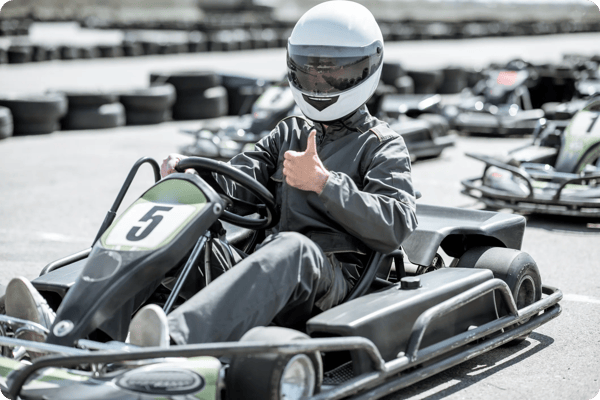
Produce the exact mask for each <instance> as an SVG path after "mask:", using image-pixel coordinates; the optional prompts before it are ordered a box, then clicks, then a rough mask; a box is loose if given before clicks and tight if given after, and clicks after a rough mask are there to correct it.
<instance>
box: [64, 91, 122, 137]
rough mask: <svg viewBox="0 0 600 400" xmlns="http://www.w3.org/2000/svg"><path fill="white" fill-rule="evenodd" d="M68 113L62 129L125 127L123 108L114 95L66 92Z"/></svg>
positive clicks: (117, 97)
mask: <svg viewBox="0 0 600 400" xmlns="http://www.w3.org/2000/svg"><path fill="white" fill-rule="evenodd" d="M65 95H66V96H67V98H68V99H69V112H68V113H67V115H66V116H65V118H63V120H62V127H63V129H74V130H81V129H107V128H116V127H119V126H123V125H125V108H124V107H123V104H121V103H119V96H118V95H117V94H116V93H99V92H67V93H65Z"/></svg>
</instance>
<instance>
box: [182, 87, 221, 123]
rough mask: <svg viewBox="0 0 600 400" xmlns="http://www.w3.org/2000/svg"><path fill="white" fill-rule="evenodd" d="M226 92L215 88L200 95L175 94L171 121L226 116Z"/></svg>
mask: <svg viewBox="0 0 600 400" xmlns="http://www.w3.org/2000/svg"><path fill="white" fill-rule="evenodd" d="M227 107H228V104H227V90H226V89H225V88H224V87H223V86H217V87H213V88H210V89H207V90H205V91H204V92H202V93H200V94H192V95H187V94H185V93H183V94H180V93H179V92H178V93H177V101H176V102H175V104H174V105H173V119H176V120H190V119H205V118H217V117H222V116H224V115H227Z"/></svg>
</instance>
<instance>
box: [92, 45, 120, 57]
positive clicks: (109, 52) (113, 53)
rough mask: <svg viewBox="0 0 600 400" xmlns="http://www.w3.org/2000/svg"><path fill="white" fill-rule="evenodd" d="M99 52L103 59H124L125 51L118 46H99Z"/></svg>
mask: <svg viewBox="0 0 600 400" xmlns="http://www.w3.org/2000/svg"><path fill="white" fill-rule="evenodd" d="M98 51H99V52H100V57H102V58H115V57H123V49H122V48H121V46H117V45H99V46H98Z"/></svg>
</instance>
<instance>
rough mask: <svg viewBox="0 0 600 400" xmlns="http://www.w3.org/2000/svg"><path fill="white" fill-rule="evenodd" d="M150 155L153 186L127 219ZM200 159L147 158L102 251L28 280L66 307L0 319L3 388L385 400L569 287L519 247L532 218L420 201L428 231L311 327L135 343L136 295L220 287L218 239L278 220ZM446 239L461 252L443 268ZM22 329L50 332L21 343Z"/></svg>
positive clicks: (100, 237) (89, 395)
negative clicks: (236, 193)
mask: <svg viewBox="0 0 600 400" xmlns="http://www.w3.org/2000/svg"><path fill="white" fill-rule="evenodd" d="M145 163H149V164H150V165H151V166H152V168H153V170H154V175H155V180H156V183H155V184H154V185H153V186H152V187H150V188H149V189H148V190H147V191H146V192H145V193H144V194H143V195H142V196H141V197H140V198H139V199H138V200H136V201H135V202H134V203H133V204H132V205H131V206H129V207H128V208H127V209H126V210H125V211H124V212H123V213H121V214H120V215H119V217H118V218H116V212H117V209H118V208H119V205H120V203H121V201H122V199H123V197H124V195H125V193H126V192H127V190H128V188H129V185H130V183H131V181H132V180H133V178H134V176H135V175H136V173H137V171H138V169H139V167H140V166H141V165H143V164H145ZM190 168H193V169H195V170H196V172H197V173H198V175H194V174H188V173H175V174H172V175H169V176H168V177H167V178H164V179H162V180H160V176H159V167H158V164H157V163H156V161H154V160H152V159H149V158H143V159H140V160H139V161H138V162H137V163H136V164H135V165H134V167H133V169H132V170H131V172H130V173H129V175H128V177H127V179H126V181H125V184H124V185H123V187H122V189H121V191H120V192H119V194H118V196H117V199H116V201H115V203H114V204H113V206H112V208H111V209H110V210H109V212H108V213H107V216H106V218H105V220H104V222H103V224H102V226H101V228H100V230H99V232H98V234H97V236H96V238H95V239H94V242H93V245H92V247H91V248H88V249H86V250H83V251H81V252H79V253H76V254H74V255H71V256H68V257H65V258H63V259H60V260H57V261H55V262H52V263H50V264H48V265H47V266H46V267H45V268H44V269H43V270H42V271H41V275H40V276H39V277H38V278H36V279H34V280H33V281H32V284H33V285H34V287H35V288H37V290H38V291H39V292H40V293H41V294H42V295H43V296H44V297H45V298H46V299H47V301H48V303H49V305H50V306H51V307H53V308H54V309H55V310H56V319H55V321H54V323H53V325H52V326H51V327H50V328H49V329H47V328H46V327H44V326H41V325H39V324H35V323H32V322H31V321H26V320H20V319H17V318H14V317H10V316H7V315H0V327H1V331H0V333H1V335H0V345H1V346H2V347H1V351H2V355H1V357H0V367H1V369H0V388H1V389H2V392H3V393H4V394H5V395H6V396H7V397H9V398H11V399H17V398H20V399H46V400H50V399H68V398H77V399H155V398H171V399H175V398H177V399H188V398H189V399H191V398H194V399H243V398H246V399H247V398H258V399H287V400H289V399H301V398H302V399H308V398H310V399H341V398H355V399H376V398H380V397H383V396H385V395H386V394H388V393H391V392H393V391H396V390H398V389H401V388H403V387H406V386H408V385H411V384H413V383H415V382H417V381H419V380H422V379H425V378H427V377H428V376H431V375H433V374H436V373H438V372H440V371H442V370H445V369H447V368H450V367H452V366H453V365H456V364H458V363H460V362H462V361H464V360H467V359H470V358H472V357H475V356H477V355H479V354H482V353H484V352H486V351H489V350H491V349H493V348H495V347H497V346H500V345H503V344H508V343H515V342H519V341H523V340H525V338H526V337H527V335H528V334H529V333H530V332H531V331H532V330H534V329H536V328H537V327H539V326H540V325H542V324H544V323H546V322H548V321H550V320H551V319H553V318H555V317H557V316H558V315H559V314H560V311H561V308H560V305H559V304H558V302H559V301H560V299H561V298H562V293H561V292H560V291H559V290H558V289H555V288H552V287H549V286H542V283H541V277H540V272H539V270H538V267H537V266H536V263H535V261H534V260H533V259H532V258H531V257H530V256H529V255H528V254H527V253H524V252H522V251H520V247H521V243H522V240H523V234H524V229H525V219H524V218H523V217H522V216H518V215H510V214H502V213H495V212H489V211H477V210H464V209H453V208H446V207H434V206H427V205H419V207H418V217H419V223H420V225H419V228H418V230H416V231H415V232H414V233H413V234H412V235H411V236H410V237H409V238H408V239H407V240H406V241H405V243H403V246H402V247H403V249H398V250H397V251H395V252H392V253H391V254H380V253H377V252H373V253H372V254H371V256H370V260H369V262H368V263H367V265H366V267H365V269H364V272H363V273H362V275H361V277H360V279H359V280H358V282H357V283H356V284H355V286H354V287H353V289H352V290H351V292H350V293H349V294H348V296H347V298H346V299H345V300H344V301H343V302H342V304H340V305H338V306H336V307H333V308H332V309H330V310H328V311H325V312H323V313H321V314H318V315H316V316H314V317H313V318H312V319H310V320H309V321H308V322H307V323H306V327H305V329H304V332H301V331H297V330H292V329H288V328H286V327H279V326H268V327H257V328H254V329H252V330H250V331H249V332H247V333H246V334H245V335H244V336H243V337H242V339H241V340H240V341H238V342H227V343H209V344H192V345H183V346H171V347H169V348H160V347H146V348H140V347H135V346H133V345H131V344H127V343H125V342H124V339H125V333H126V331H127V325H128V322H129V317H130V314H133V313H134V312H135V308H127V305H128V304H131V301H132V300H133V299H136V298H138V297H139V294H140V293H142V292H148V289H151V290H150V292H152V295H151V296H150V297H149V298H147V300H145V301H144V303H146V304H147V303H155V304H158V305H160V306H162V307H163V308H164V310H165V311H166V312H169V310H172V309H174V308H175V307H177V306H178V305H179V304H181V302H182V299H181V298H180V296H179V295H180V292H181V288H182V286H183V285H184V284H185V282H186V280H187V277H188V276H189V273H190V271H191V270H192V268H197V267H199V268H201V270H202V271H203V275H202V276H203V280H204V284H207V285H209V284H211V275H210V268H207V265H209V264H210V257H211V256H210V254H211V251H209V249H210V246H212V245H213V244H214V240H215V239H216V238H217V237H219V236H220V235H223V234H224V232H223V231H224V230H225V231H226V233H225V237H226V239H227V241H228V242H229V244H230V245H231V246H233V247H234V248H237V249H241V250H243V251H244V252H249V253H251V252H252V250H253V245H254V243H256V234H257V233H259V232H262V231H263V230H264V229H267V228H269V227H272V226H274V225H275V224H276V223H277V221H278V208H277V206H276V202H275V200H274V198H273V196H272V195H271V193H270V192H269V191H268V190H267V189H266V188H265V187H263V186H262V185H261V184H259V183H258V182H257V181H255V180H253V179H252V178H250V177H249V176H248V175H246V174H244V173H242V172H241V171H239V170H237V169H235V168H233V167H231V166H229V165H228V164H225V163H222V162H219V161H216V160H210V159H204V158H199V157H190V158H187V159H185V160H182V161H181V162H180V164H179V165H178V167H177V169H178V171H179V172H183V171H186V170H188V169H190ZM213 174H216V176H217V177H218V175H221V176H222V177H223V176H224V177H226V178H228V179H230V180H232V181H234V182H236V183H237V184H240V185H242V186H243V187H245V188H246V189H247V190H249V191H250V192H251V193H252V194H254V195H255V196H256V198H257V199H258V203H260V204H251V203H247V202H243V201H240V200H237V199H235V198H232V197H230V196H228V195H227V194H226V193H225V192H224V191H223V190H222V189H221V188H220V186H219V184H218V183H217V182H216V178H215V175H213ZM218 179H220V178H218ZM115 218H116V219H115ZM235 226H237V228H236V227H235ZM207 247H208V249H207ZM440 248H441V249H443V251H444V252H445V253H446V254H447V255H448V256H449V257H452V258H453V261H452V262H451V263H450V265H449V266H448V267H446V266H445V265H444V262H443V259H442V257H440V255H439V253H438V252H440V250H439V249H440ZM202 249H207V250H205V251H204V256H202ZM282 251H285V249H282ZM233 268H235V266H234V267H233ZM226 273H227V272H226ZM166 276H171V277H176V282H175V284H174V285H173V286H172V289H166V288H165V285H163V284H162V282H163V279H164V278H165V277H166ZM217 279H218V278H217ZM231 295H232V296H235V293H232V294H231ZM4 301H5V302H6V301H9V299H4ZM127 311H128V312H129V313H127ZM116 313H120V314H125V315H126V316H127V318H126V319H125V320H123V321H120V322H121V324H122V327H123V328H124V329H122V330H121V333H120V334H117V335H116V336H115V337H106V335H103V334H102V329H104V328H103V327H104V326H106V324H107V321H111V319H114V316H115V314H116ZM128 314H129V315H128ZM117 322H119V321H117ZM26 333H28V334H30V335H28V336H27V337H32V336H37V337H38V338H39V339H40V340H39V341H34V340H25V339H24V338H25V337H26V336H24V334H26ZM31 334H33V335H31Z"/></svg>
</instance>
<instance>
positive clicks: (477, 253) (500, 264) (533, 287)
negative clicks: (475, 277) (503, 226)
mask: <svg viewBox="0 0 600 400" xmlns="http://www.w3.org/2000/svg"><path fill="white" fill-rule="evenodd" d="M455 266H456V267H459V268H482V269H489V270H491V271H492V273H493V274H494V278H499V279H502V280H503V281H504V282H506V284H507V285H508V287H509V289H510V291H511V293H512V295H513V298H514V300H515V304H516V305H517V309H521V308H524V307H526V306H528V305H530V304H533V303H535V302H536V301H538V300H540V299H541V298H542V279H541V277H540V271H539V269H538V267H537V264H536V263H535V261H534V260H533V258H531V256H530V255H529V254H527V253H525V252H523V251H520V250H514V249H507V248H503V247H475V248H472V249H469V250H467V252H466V253H465V254H463V255H462V257H460V259H459V261H458V262H457V263H456V265H455ZM495 298H496V307H497V309H498V314H499V316H500V317H502V316H504V315H506V314H508V309H507V307H506V305H505V302H504V299H503V298H502V297H501V296H499V295H496V296H495ZM514 327H515V326H514V325H513V326H511V327H508V328H505V331H508V330H510V329H512V328H514ZM527 336H529V334H526V335H523V336H519V337H517V338H515V339H514V340H512V341H510V342H509V343H507V345H510V346H512V345H517V344H519V343H521V342H523V341H524V340H525V339H526V338H527Z"/></svg>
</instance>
